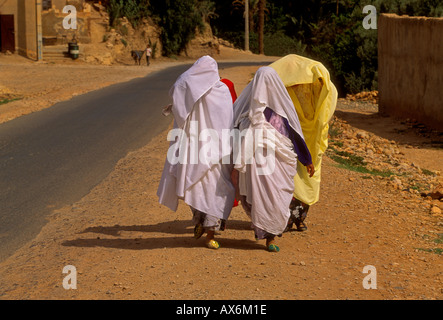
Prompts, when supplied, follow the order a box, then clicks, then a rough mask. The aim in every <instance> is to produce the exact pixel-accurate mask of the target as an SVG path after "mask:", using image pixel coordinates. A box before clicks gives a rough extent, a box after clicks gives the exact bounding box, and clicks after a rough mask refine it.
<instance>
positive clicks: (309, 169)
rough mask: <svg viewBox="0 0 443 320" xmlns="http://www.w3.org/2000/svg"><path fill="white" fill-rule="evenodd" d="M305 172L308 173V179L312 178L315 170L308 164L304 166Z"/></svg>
mask: <svg viewBox="0 0 443 320" xmlns="http://www.w3.org/2000/svg"><path fill="white" fill-rule="evenodd" d="M306 170H307V171H308V173H309V178H312V176H313V175H314V173H315V168H314V165H313V164H312V163H311V164H308V165H307V166H306Z"/></svg>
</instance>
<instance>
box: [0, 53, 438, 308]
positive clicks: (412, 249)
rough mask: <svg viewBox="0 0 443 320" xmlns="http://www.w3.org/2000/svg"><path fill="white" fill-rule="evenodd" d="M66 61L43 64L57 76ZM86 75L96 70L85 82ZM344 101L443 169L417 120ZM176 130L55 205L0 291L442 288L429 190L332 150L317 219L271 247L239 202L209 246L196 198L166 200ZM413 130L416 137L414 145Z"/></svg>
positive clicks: (266, 294)
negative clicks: (374, 173)
mask: <svg viewBox="0 0 443 320" xmlns="http://www.w3.org/2000/svg"><path fill="white" fill-rule="evenodd" d="M1 63H3V62H2V60H1V59H0V64H1ZM165 63H166V62H165ZM3 66H4V65H3ZM3 66H2V68H3ZM39 67H40V66H37V68H39ZM47 67H48V66H42V67H41V68H42V70H43V69H44V68H47ZM29 68H31V69H32V67H31V66H29ZM59 68H62V66H54V69H52V70H51V71H49V69H44V70H48V71H47V72H48V74H51V75H54V76H56V74H57V72H56V70H58V69H59ZM66 68H68V67H66ZM89 68H92V69H94V72H96V73H97V78H96V79H98V78H102V77H104V78H106V79H107V80H106V83H107V81H110V82H112V81H117V80H118V81H123V80H121V78H119V77H118V76H119V75H120V76H122V77H127V78H128V79H129V78H131V77H134V76H143V75H145V74H146V73H147V72H149V71H147V70H140V69H137V68H134V67H127V68H123V67H116V68H115V70H114V69H107V70H106V71H103V74H101V73H100V72H101V68H98V69H97V70H96V69H95V68H96V67H89V66H85V70H90V69H89ZM12 69H13V68H12V66H11V70H12ZM256 69H257V67H247V68H232V69H224V70H221V71H220V73H221V76H222V77H227V78H229V79H231V80H232V81H234V83H235V85H236V89H237V93H238V94H239V93H240V92H241V90H242V89H243V88H244V86H245V85H246V84H247V82H248V80H249V79H250V78H251V75H252V74H253V73H254V72H255V71H256ZM123 70H124V72H123ZM2 72H3V69H2ZM9 72H13V71H9ZM81 72H83V71H79V70H77V69H76V72H74V74H75V76H73V77H79V78H78V79H80V78H81V77H82V76H81ZM85 72H86V73H88V71H85ZM125 79H126V78H125ZM2 81H3V80H2ZM88 81H90V82H89V83H90V84H91V83H93V82H95V80H93V79H90V80H86V79H85V81H84V82H85V83H88ZM19 82H20V81H17V83H19ZM104 83H105V82H104ZM3 84H4V83H3ZM103 85H104V84H103ZM18 87H19V85H17V88H18ZM86 87H87V85H86ZM23 88H27V86H26V85H25V84H24V85H23ZM54 96H56V95H55V93H54ZM16 103H18V102H16ZM11 104H12V103H11ZM339 113H340V116H341V117H348V122H349V123H350V124H352V125H355V126H359V127H362V126H365V125H366V127H365V128H359V129H362V130H368V131H371V132H373V133H374V132H375V133H376V134H379V135H381V136H383V135H385V136H386V135H387V136H389V137H390V138H391V139H398V140H400V139H404V140H405V141H403V147H404V149H408V150H410V154H406V156H408V157H410V159H411V161H416V162H418V163H419V164H421V163H422V162H423V161H424V160H423V157H421V159H422V160H420V154H423V152H424V151H428V152H432V154H433V155H434V154H435V155H437V156H439V157H440V158H435V157H434V158H433V161H431V160H430V159H428V157H426V161H427V163H426V165H427V167H428V168H429V169H430V168H431V167H432V168H433V170H441V169H440V168H441V161H439V159H441V155H442V154H441V152H442V151H441V149H438V150H435V149H431V148H428V147H427V146H426V144H425V141H424V140H423V138H418V137H416V136H414V133H413V132H410V133H408V135H407V136H404V135H401V136H400V135H396V132H394V131H392V130H390V131H389V130H388V129H386V127H387V124H388V122H395V123H396V124H397V125H399V123H398V121H395V120H394V119H390V118H381V117H379V118H377V116H376V115H375V114H374V113H372V117H367V116H365V115H367V113H362V112H359V111H358V110H357V111H354V110H352V109H351V110H350V109H349V108H347V109H343V110H342V111H340V112H339ZM1 114H2V116H3V113H1ZM370 121H372V122H374V121H375V123H376V125H374V124H372V125H371V124H370ZM166 134H167V131H165V132H163V133H162V134H161V135H159V136H157V137H156V138H154V139H153V140H152V141H151V142H150V143H149V144H148V145H146V146H145V147H143V148H141V149H139V150H137V151H134V152H131V153H129V154H128V155H127V156H126V157H125V158H123V159H121V160H120V161H119V162H118V164H117V165H116V167H115V169H114V171H113V172H112V173H111V174H110V175H109V176H108V177H107V178H106V179H105V180H104V181H103V182H102V183H101V184H99V185H98V186H96V187H95V188H94V189H93V190H91V192H90V193H89V194H88V195H87V196H85V197H84V198H83V199H82V200H80V201H79V202H77V203H74V204H72V205H69V206H67V207H64V208H61V209H58V210H55V211H54V212H53V213H52V214H51V216H50V217H49V218H48V223H47V225H46V226H45V227H44V228H43V229H42V231H41V233H40V234H39V235H38V236H37V237H36V238H35V239H34V240H33V241H31V242H30V243H28V244H27V245H25V246H24V247H22V248H21V249H20V250H18V251H17V252H16V253H15V254H14V255H13V256H12V257H10V258H9V259H7V260H6V261H4V262H3V263H1V264H0V298H1V299H147V300H157V299H158V300H169V299H185V300H187V299H192V300H206V299H248V300H249V299H279V300H283V299H290V300H292V299H359V300H360V299H362V300H363V299H389V300H390V299H442V298H443V281H442V280H443V273H442V272H443V268H442V266H443V264H442V255H441V254H437V253H432V252H427V251H426V249H434V248H440V250H441V248H442V244H441V235H442V233H443V220H442V215H441V214H433V215H432V214H430V213H429V208H430V202H429V201H424V200H423V199H422V198H421V197H420V195H417V194H415V193H411V192H408V191H403V190H398V189H395V188H391V187H389V186H388V185H387V184H386V181H385V180H383V179H382V178H377V177H374V178H371V179H367V178H365V177H364V176H363V175H362V174H361V173H357V172H353V171H349V170H346V169H343V168H340V167H338V166H337V165H336V163H335V162H333V161H332V160H331V159H329V158H328V157H324V161H323V167H322V172H323V173H322V190H321V197H320V201H319V202H318V203H317V204H315V205H314V206H313V207H312V208H311V209H310V211H309V214H308V218H307V225H308V230H307V231H306V232H297V231H290V232H288V233H285V234H283V236H282V237H281V238H278V240H277V241H278V244H279V245H280V248H281V251H280V252H279V253H269V252H267V251H266V250H265V246H264V243H263V241H258V242H257V241H255V239H254V235H253V232H252V230H251V229H250V222H249V220H248V218H247V216H246V214H245V213H244V212H243V211H242V210H241V209H240V207H236V208H234V209H233V211H232V214H231V217H230V220H229V221H228V223H227V228H226V230H225V231H224V232H222V233H221V234H220V235H218V236H217V238H218V240H219V242H220V244H221V248H220V249H219V250H210V249H207V248H206V247H205V246H204V239H199V240H195V239H194V238H193V237H192V229H193V226H192V225H191V221H190V218H191V213H190V210H189V208H188V207H187V206H186V205H184V204H183V203H181V204H180V206H179V209H178V211H177V212H171V211H170V210H169V209H167V208H165V207H163V206H161V205H160V204H159V203H158V199H157V196H156V191H157V187H158V183H159V180H160V175H161V171H162V168H163V163H164V160H165V155H166V152H167V148H168V143H167V141H166ZM414 139H415V140H414ZM412 140H413V141H414V144H415V146H414V147H412V148H411V147H407V142H408V141H412ZM439 236H440V238H438V237H439ZM436 239H440V240H439V241H437V240H436ZM67 265H72V266H74V267H75V268H76V271H77V288H76V289H69V290H67V289H65V288H64V287H63V281H64V278H65V277H66V276H67V275H68V274H69V273H63V268H64V267H65V266H67ZM365 266H373V267H375V272H374V271H372V272H371V275H372V276H376V283H375V282H374V283H373V285H376V288H375V289H365V288H364V286H363V283H364V282H365V277H366V276H368V274H367V273H364V272H363V270H364V268H365Z"/></svg>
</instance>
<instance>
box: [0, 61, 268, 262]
mask: <svg viewBox="0 0 443 320" xmlns="http://www.w3.org/2000/svg"><path fill="white" fill-rule="evenodd" d="M268 64H269V62H249V63H219V68H226V67H234V66H242V65H268ZM189 66H190V65H182V66H177V67H171V68H168V69H166V70H163V71H160V72H156V73H153V74H150V75H148V76H146V77H144V78H138V79H134V80H131V81H129V82H125V83H120V84H116V85H112V86H109V87H106V88H104V89H100V90H97V91H93V92H90V93H87V94H84V95H81V96H77V97H75V98H73V99H71V100H69V101H65V102H60V103H57V104H56V105H54V106H53V107H51V108H48V109H45V110H42V111H39V112H36V113H32V114H29V115H26V116H22V117H20V118H17V119H15V120H12V121H9V122H6V123H3V124H0V261H3V260H4V259H6V258H7V257H9V256H11V255H12V254H13V253H14V252H15V251H16V250H17V249H18V248H20V247H21V246H23V245H24V244H25V243H26V242H28V241H30V240H32V239H33V238H34V237H35V236H36V235H37V234H38V233H39V232H40V230H41V228H42V227H43V226H44V225H45V223H46V222H47V220H46V217H47V216H48V215H49V214H50V213H51V212H52V211H53V210H55V209H57V208H61V207H63V206H66V205H69V204H72V203H75V202H76V201H78V200H80V199H81V198H82V197H84V196H85V195H86V194H88V192H89V191H90V190H91V189H92V188H93V187H94V186H96V185H97V184H99V183H100V182H101V181H102V180H103V179H104V178H105V177H106V176H107V175H108V174H109V173H110V172H111V171H112V169H113V168H114V166H115V164H116V163H117V162H118V160H120V159H121V158H123V157H124V156H126V154H127V153H128V152H130V151H133V150H137V149H138V148H141V147H142V146H144V145H146V144H147V143H148V142H149V141H150V140H151V139H152V138H153V137H155V136H156V135H158V134H159V133H161V132H162V131H163V130H165V129H166V128H167V127H168V125H169V124H170V123H171V118H170V117H164V116H162V114H161V107H162V106H164V105H166V104H168V103H170V98H169V96H168V92H169V89H170V87H171V86H172V84H173V83H174V82H175V80H176V79H177V77H178V76H179V75H180V74H181V73H183V72H184V71H185V70H186V69H187V68H189Z"/></svg>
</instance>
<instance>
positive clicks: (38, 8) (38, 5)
mask: <svg viewBox="0 0 443 320" xmlns="http://www.w3.org/2000/svg"><path fill="white" fill-rule="evenodd" d="M35 22H36V24H35V31H36V36H37V39H36V51H37V61H40V60H42V58H43V57H42V50H43V48H42V46H43V39H42V0H35Z"/></svg>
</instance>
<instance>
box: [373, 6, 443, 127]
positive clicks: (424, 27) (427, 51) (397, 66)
mask: <svg viewBox="0 0 443 320" xmlns="http://www.w3.org/2000/svg"><path fill="white" fill-rule="evenodd" d="M378 78H379V80H378V86H379V110H380V113H382V114H388V115H393V116H399V117H403V118H411V119H416V120H418V121H420V122H422V123H424V124H427V125H429V126H431V127H434V128H436V129H438V130H442V129H443V18H426V17H408V16H401V17H400V16H397V15H394V14H382V15H380V17H379V19H378Z"/></svg>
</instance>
